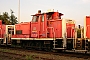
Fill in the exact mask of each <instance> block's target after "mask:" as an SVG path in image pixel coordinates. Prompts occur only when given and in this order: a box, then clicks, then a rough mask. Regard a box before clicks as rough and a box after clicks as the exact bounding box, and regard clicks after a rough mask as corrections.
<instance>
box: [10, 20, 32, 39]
mask: <svg viewBox="0 0 90 60" xmlns="http://www.w3.org/2000/svg"><path fill="white" fill-rule="evenodd" d="M30 26H31V25H30V22H24V23H20V24H16V25H15V31H18V30H21V31H22V33H21V34H15V35H13V36H12V37H13V38H30Z"/></svg>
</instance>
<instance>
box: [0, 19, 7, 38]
mask: <svg viewBox="0 0 90 60" xmlns="http://www.w3.org/2000/svg"><path fill="white" fill-rule="evenodd" d="M5 34H6V25H3V24H2V20H0V38H4V35H5Z"/></svg>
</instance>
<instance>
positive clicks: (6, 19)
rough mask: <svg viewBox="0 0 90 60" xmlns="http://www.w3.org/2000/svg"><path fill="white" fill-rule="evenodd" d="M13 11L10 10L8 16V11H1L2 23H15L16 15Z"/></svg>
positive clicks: (0, 18)
mask: <svg viewBox="0 0 90 60" xmlns="http://www.w3.org/2000/svg"><path fill="white" fill-rule="evenodd" d="M13 13H14V12H13V11H12V10H11V15H10V16H9V14H8V12H3V14H2V15H0V20H2V23H3V24H6V25H9V24H12V25H14V24H17V23H18V21H17V17H15V15H14V14H13Z"/></svg>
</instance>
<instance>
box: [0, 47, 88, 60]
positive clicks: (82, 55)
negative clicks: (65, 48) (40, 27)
mask: <svg viewBox="0 0 90 60" xmlns="http://www.w3.org/2000/svg"><path fill="white" fill-rule="evenodd" d="M0 49H4V50H6V49H8V51H9V50H10V51H11V50H15V51H20V52H28V53H37V54H44V55H45V54H48V55H55V56H65V57H76V58H83V59H90V54H83V53H74V52H46V51H37V50H30V49H24V48H19V47H15V48H14V47H0ZM8 51H3V53H6V54H10V55H16V56H19V57H22V60H23V59H24V58H23V57H26V56H29V55H28V54H24V53H18V54H17V53H13V52H8ZM0 52H2V51H1V50H0ZM16 58H17V59H19V58H18V57H16ZM32 58H34V59H43V60H55V58H46V57H41V56H37V55H32Z"/></svg>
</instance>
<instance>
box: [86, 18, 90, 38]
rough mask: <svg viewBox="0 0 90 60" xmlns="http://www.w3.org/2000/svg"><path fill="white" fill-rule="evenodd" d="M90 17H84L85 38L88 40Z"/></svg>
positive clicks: (89, 35) (89, 36)
mask: <svg viewBox="0 0 90 60" xmlns="http://www.w3.org/2000/svg"><path fill="white" fill-rule="evenodd" d="M89 32H90V16H86V37H87V38H90V33H89Z"/></svg>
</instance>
